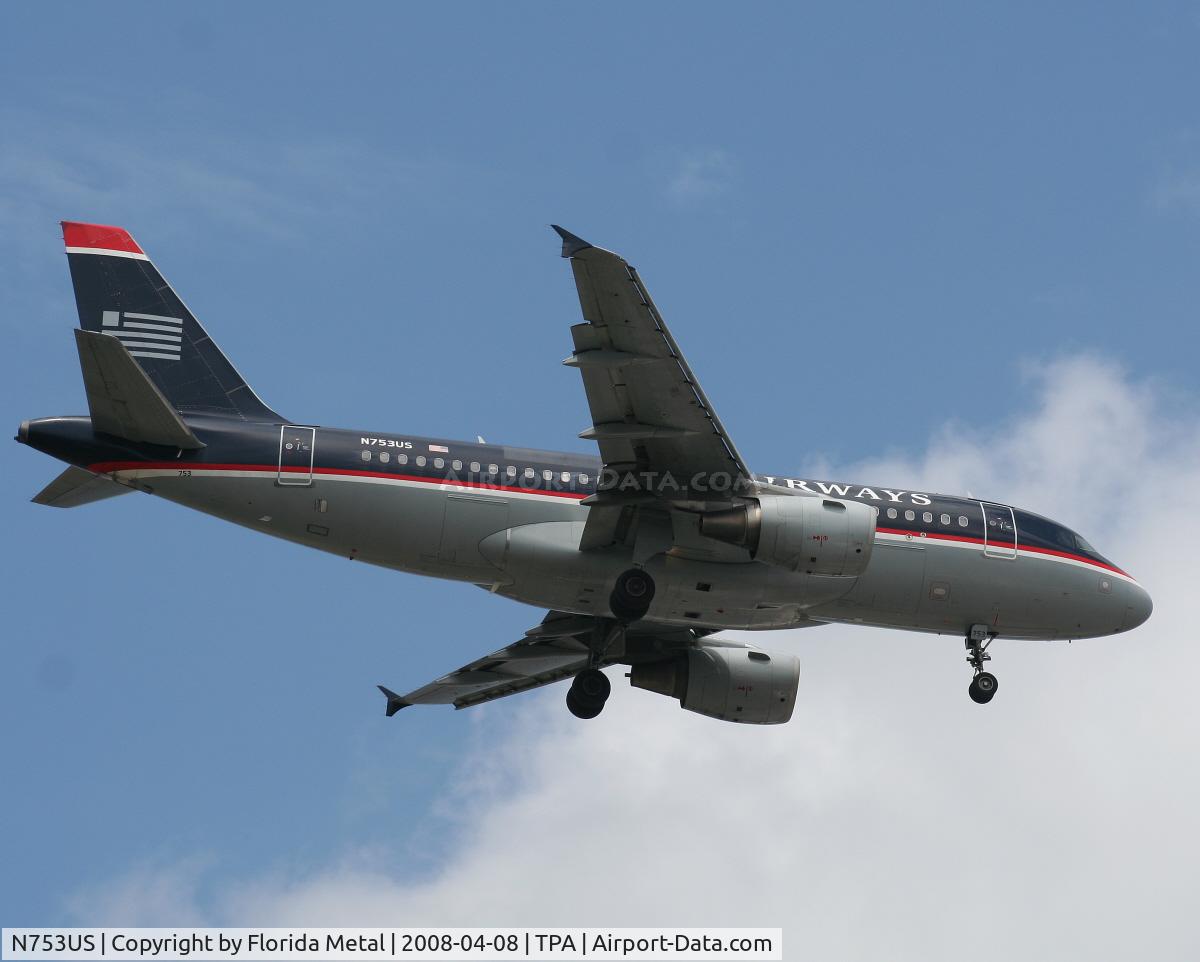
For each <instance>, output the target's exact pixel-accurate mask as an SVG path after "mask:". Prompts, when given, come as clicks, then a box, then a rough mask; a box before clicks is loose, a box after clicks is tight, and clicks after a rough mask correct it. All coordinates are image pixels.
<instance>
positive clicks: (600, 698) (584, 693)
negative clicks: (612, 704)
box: [571, 668, 612, 705]
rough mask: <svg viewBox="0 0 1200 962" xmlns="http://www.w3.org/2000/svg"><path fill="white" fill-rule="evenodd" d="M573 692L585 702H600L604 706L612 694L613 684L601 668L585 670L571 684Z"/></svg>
mask: <svg viewBox="0 0 1200 962" xmlns="http://www.w3.org/2000/svg"><path fill="white" fill-rule="evenodd" d="M571 690H572V691H573V692H575V694H576V696H577V697H578V698H579V699H580V700H581V701H583V702H599V703H600V704H601V705H603V704H604V703H605V702H606V701H608V696H609V695H610V694H611V693H612V683H611V682H610V681H609V680H608V675H606V674H604V672H602V671H601V670H600V669H599V668H585V669H584V670H583V671H581V672H580V673H579V674H578V675H576V676H575V680H574V681H573V682H571Z"/></svg>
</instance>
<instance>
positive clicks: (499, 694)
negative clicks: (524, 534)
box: [378, 611, 707, 717]
mask: <svg viewBox="0 0 1200 962" xmlns="http://www.w3.org/2000/svg"><path fill="white" fill-rule="evenodd" d="M598 631H599V632H610V631H617V633H618V634H619V635H620V637H615V636H614V637H613V638H612V639H611V644H610V646H609V648H608V650H607V655H606V657H605V658H604V659H602V660H601V661H600V663H599V665H600V666H601V667H602V666H604V665H610V664H614V663H615V662H616V661H617V660H618V659H620V660H626V659H628V658H629V657H630V656H631V655H632V656H634V657H636V656H637V652H638V651H641V650H643V649H645V650H648V651H651V652H652V653H653V657H657V658H662V657H664V655H663V652H664V651H665V650H667V649H669V648H671V647H683V646H686V645H688V644H690V643H692V642H693V641H694V640H695V639H696V638H697V637H699V636H700V635H702V634H706V633H707V632H697V631H692V630H689V629H680V628H670V627H667V626H665V625H659V626H657V627H655V626H653V625H646V626H642V627H630V628H628V629H625V630H624V631H621V630H618V629H616V628H615V622H614V621H613V619H611V618H594V617H590V616H588V615H572V614H567V613H566V612H561V611H551V612H549V613H548V614H547V615H546V618H545V620H544V621H543V622H542V623H541V624H540V625H538V626H537V627H536V628H531V629H530V630H529V631H527V632H526V633H525V637H524V638H522V639H521V640H520V641H517V642H515V643H513V644H511V645H509V646H508V647H506V648H501V649H500V650H499V651H494V652H492V653H491V654H490V655H485V656H484V657H483V658H479V659H476V660H475V661H473V662H471V663H470V664H467V665H463V666H462V667H461V668H459V669H458V670H457V671H452V672H450V674H448V675H443V676H442V677H441V678H438V679H436V680H434V681H431V682H430V683H429V684H428V685H423V686H421V687H420V688H417V689H415V690H413V691H410V692H409V693H408V694H406V695H398V694H397V693H396V692H394V691H392V690H391V689H388V688H385V687H384V686H383V685H379V686H378V688H379V690H380V691H381V692H383V694H384V695H385V696H386V697H387V714H388V716H389V717H390V716H392V715H394V714H396V712H398V711H399V710H400V709H401V708H407V707H408V706H409V705H453V706H454V707H455V708H470V707H471V706H472V705H480V704H483V703H484V702H486V701H492V700H494V699H496V698H503V697H505V696H506V695H515V694H516V693H517V692H522V691H529V690H531V689H534V688H540V687H542V686H543V685H549V684H552V683H553V682H556V681H563V680H565V679H567V678H571V677H573V676H575V675H576V674H578V673H579V671H580V670H582V669H583V668H586V667H587V664H588V651H589V646H588V640H589V639H590V638H591V636H592V635H593V633H595V632H598Z"/></svg>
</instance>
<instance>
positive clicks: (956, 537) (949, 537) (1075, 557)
mask: <svg viewBox="0 0 1200 962" xmlns="http://www.w3.org/2000/svg"><path fill="white" fill-rule="evenodd" d="M875 530H876V531H878V532H880V533H881V534H902V535H905V536H907V537H910V538H918V539H926V540H928V539H933V540H935V541H961V542H965V543H967V544H977V545H983V544H984V543H985V542H984V540H983V539H982V538H972V537H969V536H967V535H961V534H942V533H940V532H931V531H905V530H903V529H901V528H876V529H875ZM989 547H993V548H996V549H997V550H1001V549H1004V550H1009V551H1011V550H1012V547H1013V546H1012V545H1010V544H1004V543H1003V542H996V541H993V542H990V543H989ZM1017 549H1018V550H1019V551H1033V552H1036V553H1037V554H1048V555H1053V556H1054V557H1056V558H1068V559H1070V560H1071V561H1082V562H1083V563H1084V564H1089V565H1094V566H1095V567H1097V568H1103V569H1105V570H1106V571H1112V572H1115V573H1116V574H1119V575H1124V577H1126V578H1130V577H1132V576H1131V575H1129V574H1127V573H1126V572H1124V571H1122V570H1121V569H1120V568H1118V567H1116V566H1115V565H1110V564H1105V563H1104V562H1103V561H1097V560H1096V559H1095V558H1085V557H1084V556H1083V555H1079V554H1071V552H1069V551H1057V550H1055V549H1054V548H1038V547H1035V546H1033V545H1028V544H1022V545H1018V546H1017Z"/></svg>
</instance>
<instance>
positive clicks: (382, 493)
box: [17, 222, 1152, 725]
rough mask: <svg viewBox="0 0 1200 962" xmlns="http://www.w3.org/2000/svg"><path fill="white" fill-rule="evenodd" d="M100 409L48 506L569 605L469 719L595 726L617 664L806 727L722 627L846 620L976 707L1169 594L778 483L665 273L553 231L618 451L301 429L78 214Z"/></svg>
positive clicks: (866, 494) (746, 648) (59, 421)
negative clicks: (1034, 664)
mask: <svg viewBox="0 0 1200 962" xmlns="http://www.w3.org/2000/svg"><path fill="white" fill-rule="evenodd" d="M62 226H63V238H64V241H65V243H66V250H67V260H68V262H69V265H70V270H71V279H72V281H73V283H74V287H75V297H76V301H77V306H78V309H79V323H80V328H79V329H78V330H76V331H75V341H76V345H77V347H78V351H79V362H80V365H81V367H82V372H83V382H84V387H85V390H86V393H87V402H88V409H89V414H88V416H86V417H52V418H39V419H37V420H33V421H26V422H24V423H22V424H21V426H20V429H19V431H18V435H17V440H19V441H20V442H22V443H24V444H27V445H29V446H31V447H34V448H36V449H37V450H39V451H42V452H44V453H46V454H49V455H51V456H52V457H55V458H58V459H59V460H61V461H64V462H66V463H67V464H68V465H69V467H68V468H67V469H66V470H65V471H64V472H63V473H62V474H61V475H59V476H58V477H57V478H56V479H55V480H54V481H52V482H51V483H50V484H49V485H48V486H47V487H46V488H45V489H44V490H43V491H42V492H41V493H40V494H38V495H37V496H36V497H35V498H34V499H33V500H34V501H35V502H37V503H39V504H45V505H52V506H55V507H74V506H77V505H82V504H85V503H88V502H92V501H98V500H101V499H104V498H109V497H112V496H114V495H121V494H127V493H129V492H131V491H142V492H145V493H148V494H153V495H157V496H158V497H162V498H166V499H168V500H170V501H174V502H176V503H178V504H181V505H184V506H185V507H188V508H194V509H195V510H197V511H203V512H205V513H207V514H212V515H216V516H217V517H219V518H223V519H225V520H226V521H232V522H234V523H236V524H240V525H243V526H245V527H247V528H251V529H253V530H255V531H259V532H262V533H264V534H269V535H274V536H276V537H279V538H285V539H287V540H289V541H294V542H296V543H297V544H302V545H306V546H308V547H310V548H317V549H319V550H321V551H328V552H331V553H333V554H338V555H342V556H344V557H347V558H351V559H356V560H358V561H365V562H368V563H370V564H376V565H382V566H384V567H388V568H394V569H396V570H399V571H408V572H415V573H418V574H423V575H430V576H433V577H437V578H449V579H453V580H456V581H463V582H469V583H471V584H475V585H478V586H480V587H482V588H486V589H487V590H488V591H492V592H495V593H496V594H500V595H504V596H505V597H508V598H513V599H516V600H518V601H522V602H525V603H526V604H530V605H534V606H536V607H538V608H543V609H546V613H545V616H544V617H543V618H542V620H541V622H540V623H539V624H537V625H535V626H534V627H532V628H530V629H529V630H528V631H526V632H525V635H524V637H522V638H520V639H519V640H517V641H515V642H514V643H512V644H510V645H508V646H507V647H502V648H500V649H499V650H497V651H494V652H492V653H491V654H488V655H485V656H483V657H482V658H479V659H477V660H476V661H473V662H471V663H470V664H468V665H464V666H463V667H462V668H459V669H458V670H457V671H452V672H450V673H449V674H447V675H444V676H443V677H441V678H438V679H436V680H434V681H432V682H430V683H428V684H426V685H422V686H420V687H417V688H415V689H413V690H412V691H409V692H408V693H407V694H397V693H396V692H394V691H392V690H391V689H388V688H386V687H384V686H382V685H381V686H379V687H380V690H381V691H382V692H383V694H384V696H385V697H386V699H387V701H386V713H387V714H388V715H389V716H391V715H393V714H395V713H396V712H397V711H398V710H399V709H401V708H405V707H407V706H409V705H427V704H444V703H449V704H453V705H454V706H455V707H456V708H466V707H469V706H472V705H478V704H481V703H483V702H487V701H491V700H493V699H496V698H502V697H504V696H506V695H512V694H516V693H517V692H522V691H529V690H530V689H533V688H537V687H539V686H542V685H547V684H550V683H552V682H557V681H565V680H567V679H570V680H571V682H570V686H569V688H568V691H567V696H566V701H567V707H568V708H569V709H570V711H571V712H572V713H573V714H574V715H576V716H578V717H580V718H593V717H595V716H596V715H598V714H599V713H600V711H601V709H602V708H603V707H604V704H605V701H606V700H607V698H608V696H609V692H610V682H609V678H608V676H607V675H606V674H605V672H604V670H603V669H605V668H606V667H608V666H613V665H622V666H627V677H628V678H629V681H630V683H631V684H632V685H633V686H635V687H637V688H641V689H645V690H647V691H650V692H655V693H657V694H659V695H665V696H668V697H670V698H674V699H677V700H678V701H679V704H680V705H681V706H682V707H683V708H685V709H688V710H689V711H694V712H698V713H700V714H703V715H708V716H709V717H712V718H718V719H722V720H724V721H731V722H742V723H747V724H762V725H770V724H779V723H782V722H786V721H787V720H788V719H789V718H790V717H791V715H792V710H793V707H794V705H795V698H796V692H797V687H798V683H799V678H800V665H799V661H798V659H797V658H796V657H795V656H794V655H792V654H788V653H781V652H778V651H767V650H764V649H762V648H759V647H758V646H755V645H749V644H744V643H741V642H737V641H732V640H723V639H721V638H720V637H719V636H717V634H716V633H717V632H719V631H721V630H722V629H737V630H743V631H744V630H751V631H764V630H768V629H784V628H798V627H808V626H819V625H823V624H828V623H831V622H842V623H850V624H855V625H874V626H882V627H890V628H904V629H908V630H912V631H923V632H936V633H938V634H950V635H955V636H958V637H961V638H962V639H963V642H964V644H965V647H966V654H967V662H968V664H969V665H970V667H971V670H972V678H971V681H970V685H969V688H968V692H969V694H970V697H971V698H972V699H973V700H974V701H975V702H977V703H980V704H984V703H987V702H989V701H990V700H991V699H992V697H993V695H994V694H995V693H996V690H997V682H996V678H995V676H994V675H993V674H992V673H991V672H990V671H987V670H986V667H985V666H986V665H987V662H988V661H989V660H990V658H991V655H990V653H989V650H988V648H989V645H990V644H991V642H992V640H993V639H995V638H997V637H1005V638H1013V639H1026V640H1031V641H1036V640H1055V639H1078V638H1088V637H1097V636H1101V635H1109V634H1114V633H1116V632H1122V631H1127V630H1129V629H1131V628H1135V627H1137V626H1138V625H1140V624H1142V623H1143V622H1144V621H1145V620H1146V619H1147V618H1148V617H1149V616H1150V611H1151V607H1152V606H1151V601H1150V596H1149V595H1148V594H1147V593H1146V591H1145V590H1144V589H1143V588H1142V587H1141V586H1140V585H1139V584H1138V583H1137V582H1136V581H1135V580H1134V579H1133V578H1132V577H1130V576H1129V575H1128V574H1126V573H1125V572H1124V571H1122V570H1121V569H1120V568H1119V567H1118V566H1117V565H1116V564H1114V563H1113V562H1111V561H1109V560H1108V559H1107V558H1105V557H1104V556H1102V555H1101V554H1100V553H1099V552H1097V551H1096V549H1095V548H1093V547H1092V546H1091V545H1090V544H1089V543H1088V542H1087V541H1086V540H1084V539H1083V538H1082V537H1081V536H1080V535H1078V534H1076V533H1075V532H1074V531H1072V530H1070V529H1069V528H1066V527H1064V526H1063V525H1061V524H1058V523H1057V522H1054V521H1051V520H1050V519H1048V518H1044V517H1041V516H1039V515H1036V514H1033V513H1031V512H1029V511H1025V510H1023V509H1020V508H1016V507H1012V506H1010V505H1007V504H998V503H994V502H989V501H982V500H979V499H976V498H972V497H957V496H950V495H940V494H932V493H928V492H922V491H912V490H908V489H904V488H898V487H886V486H882V485H879V484H857V483H854V484H851V483H848V482H840V481H839V482H833V481H817V480H813V479H808V478H790V477H782V476H779V475H764V474H755V473H752V472H751V471H750V469H749V467H748V466H747V464H746V462H745V461H744V460H743V458H742V456H741V454H739V453H738V449H737V447H736V445H735V444H734V442H733V439H732V438H731V437H730V436H729V433H728V432H727V431H726V430H725V427H724V425H723V424H722V423H721V420H720V418H719V417H718V416H717V413H716V410H715V409H714V407H713V405H712V403H711V402H710V401H709V399H708V397H707V395H705V393H704V391H703V389H702V388H701V387H700V382H699V381H698V380H697V378H696V375H695V374H694V373H693V372H692V369H691V367H690V366H689V365H688V362H687V360H686V359H685V358H684V356H683V352H682V350H680V347H679V344H678V343H677V342H676V340H675V338H674V337H673V336H672V334H671V332H670V330H669V329H668V328H667V325H666V323H665V322H664V321H663V318H662V316H661V315H660V314H659V312H658V310H657V309H656V308H655V306H654V302H653V300H651V298H650V294H649V292H648V291H647V290H646V287H645V285H644V284H643V283H642V279H641V277H640V276H639V274H638V272H637V271H636V270H635V269H634V268H633V267H632V266H630V265H629V264H628V263H627V262H626V261H625V260H624V259H623V258H621V257H620V256H618V255H617V254H614V253H612V252H610V251H607V250H603V249H601V248H599V247H594V246H592V245H591V244H588V243H587V242H586V241H583V240H581V239H580V238H579V237H576V236H575V235H573V234H571V233H570V232H568V231H566V230H563V229H562V228H560V227H555V228H554V229H555V230H556V231H557V232H558V234H559V236H560V237H561V238H562V256H563V257H564V258H568V259H569V260H570V262H571V269H572V273H573V274H574V279H575V286H576V290H577V292H578V295H579V304H580V307H581V309H582V315H583V320H582V322H581V323H579V324H576V325H575V326H573V327H572V328H571V339H572V342H573V345H574V347H573V350H572V352H571V354H570V356H569V357H568V358H567V359H566V360H565V361H564V362H563V363H564V364H566V365H568V366H570V367H574V368H576V369H578V371H579V374H580V377H581V378H582V380H583V389H584V393H585V395H586V398H587V403H588V407H589V408H590V411H591V425H590V426H589V427H587V428H586V430H584V431H583V432H582V433H581V434H580V437H581V438H584V439H587V440H590V441H594V442H595V443H596V445H597V447H598V449H599V456H598V457H587V456H584V455H580V454H564V453H558V452H554V451H541V450H533V449H529V448H517V447H508V446H505V445H499V444H487V443H484V442H483V439H482V438H480V439H479V441H478V442H477V443H471V442H467V441H451V440H446V439H443V438H429V437H421V436H418V435H415V434H409V433H404V432H396V431H382V430H362V431H359V430H344V429H340V428H328V427H324V426H321V425H314V424H296V423H293V422H292V421H290V420H288V419H287V418H285V417H282V416H281V415H279V414H277V413H276V412H275V411H274V410H272V409H271V408H269V407H267V405H266V404H265V403H264V402H263V401H262V400H261V399H260V398H259V397H258V395H256V394H255V393H254V391H253V390H252V389H251V388H250V386H249V385H248V384H247V383H246V381H245V380H244V379H243V378H242V376H241V375H240V374H239V373H238V372H237V370H236V369H235V368H234V367H233V365H232V364H231V363H230V362H229V360H228V359H227V358H226V357H225V355H224V354H222V353H221V351H220V350H219V349H218V347H217V345H216V344H215V343H214V342H213V340H212V338H210V337H209V335H208V333H207V331H205V329H204V328H203V327H202V326H201V325H200V322H199V321H198V320H197V319H196V317H195V316H194V315H193V314H192V313H191V312H190V311H189V310H188V308H187V307H186V306H185V305H184V303H183V301H181V300H180V299H179V297H178V296H177V295H176V293H175V291H174V290H173V289H172V288H171V286H170V285H169V284H168V283H167V282H166V281H165V280H164V279H163V277H162V275H161V274H160V273H159V272H158V270H157V268H156V267H155V266H154V264H153V263H152V262H151V260H150V259H149V257H148V256H147V255H146V254H145V252H144V251H143V250H142V248H141V247H140V246H139V245H138V244H137V243H136V242H135V241H134V239H133V237H131V236H130V234H129V233H128V232H126V231H125V230H123V229H121V228H119V227H107V226H101V225H97V224H82V223H73V222H64V223H63V225H62Z"/></svg>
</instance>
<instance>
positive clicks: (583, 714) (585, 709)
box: [567, 688, 604, 718]
mask: <svg viewBox="0 0 1200 962" xmlns="http://www.w3.org/2000/svg"><path fill="white" fill-rule="evenodd" d="M567 709H568V710H569V711H570V712H571V714H572V715H574V716H575V717H576V718H595V717H596V716H597V715H599V714H600V712H602V711H603V710H604V702H599V703H597V704H594V705H593V704H582V703H581V702H580V701H579V699H578V698H576V697H575V689H574V688H571V689H569V690H568V691H567Z"/></svg>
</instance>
